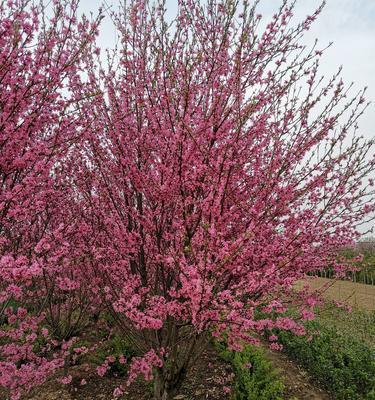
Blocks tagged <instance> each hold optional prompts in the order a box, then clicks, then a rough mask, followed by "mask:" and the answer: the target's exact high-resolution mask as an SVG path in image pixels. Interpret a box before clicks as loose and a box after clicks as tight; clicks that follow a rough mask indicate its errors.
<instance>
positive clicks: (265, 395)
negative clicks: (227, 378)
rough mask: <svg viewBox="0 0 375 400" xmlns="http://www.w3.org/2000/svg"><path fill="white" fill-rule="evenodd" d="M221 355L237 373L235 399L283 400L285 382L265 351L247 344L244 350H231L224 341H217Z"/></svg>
mask: <svg viewBox="0 0 375 400" xmlns="http://www.w3.org/2000/svg"><path fill="white" fill-rule="evenodd" d="M215 346H216V348H217V349H218V350H219V354H220V355H221V357H222V358H223V359H224V360H226V361H228V362H230V363H231V364H232V367H233V372H234V374H235V378H234V383H233V385H232V398H233V400H283V399H284V396H283V393H284V384H283V382H282V380H281V378H280V376H279V373H278V371H277V370H276V369H274V368H273V367H272V364H271V362H270V361H269V360H268V359H267V358H266V356H265V354H264V351H263V350H262V349H261V348H258V347H255V346H245V348H244V350H243V351H242V352H237V351H232V350H229V349H228V348H227V347H226V345H225V344H223V343H215Z"/></svg>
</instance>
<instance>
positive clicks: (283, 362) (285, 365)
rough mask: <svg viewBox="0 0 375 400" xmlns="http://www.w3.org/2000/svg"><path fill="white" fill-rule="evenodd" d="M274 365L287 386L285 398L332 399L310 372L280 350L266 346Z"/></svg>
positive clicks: (301, 399) (299, 399)
mask: <svg viewBox="0 0 375 400" xmlns="http://www.w3.org/2000/svg"><path fill="white" fill-rule="evenodd" d="M265 351H266V354H267V357H268V358H269V359H270V360H271V362H272V365H273V366H274V367H275V368H277V369H279V370H280V375H281V376H282V378H283V380H284V384H285V386H286V390H285V399H288V400H289V399H290V400H292V399H293V400H297V399H298V400H331V399H333V398H332V397H331V396H330V395H329V394H328V393H326V392H325V391H323V390H322V389H320V388H319V387H318V386H317V385H316V383H315V382H314V381H313V380H312V379H311V378H310V376H309V375H308V373H307V372H306V371H304V370H303V369H302V368H300V367H299V366H298V365H297V364H295V363H294V362H292V361H291V360H289V358H288V357H287V356H286V355H285V354H283V353H281V352H279V351H271V350H269V349H268V348H265Z"/></svg>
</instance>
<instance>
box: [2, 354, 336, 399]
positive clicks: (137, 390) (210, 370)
mask: <svg viewBox="0 0 375 400" xmlns="http://www.w3.org/2000/svg"><path fill="white" fill-rule="evenodd" d="M266 352H267V355H268V357H269V359H270V360H271V362H272V364H273V366H274V367H275V368H277V369H278V370H279V371H280V374H281V376H282V378H283V380H284V383H285V386H286V390H285V400H330V399H331V397H329V395H328V394H327V393H325V392H324V391H322V390H321V389H320V388H319V387H318V386H316V385H315V384H314V382H313V381H311V379H310V378H309V377H308V375H307V373H306V372H305V371H303V370H302V369H301V368H299V367H298V366H297V365H295V364H294V363H293V362H291V361H290V360H288V358H287V357H286V356H285V355H284V354H282V353H280V352H277V351H271V350H268V349H267V350H266ZM69 372H70V373H71V374H72V376H73V381H72V383H71V384H70V385H69V386H64V385H61V384H58V383H55V382H54V383H47V384H45V385H44V386H42V387H40V388H38V389H36V390H35V392H34V393H33V394H31V395H30V396H28V397H27V400H112V399H113V391H114V389H115V388H116V387H118V386H120V385H124V378H116V377H113V376H112V377H103V378H100V377H99V376H97V375H96V374H95V372H94V371H92V370H88V371H85V368H83V367H82V366H76V367H72V368H71V370H70V371H69ZM233 377H234V375H233V372H232V369H231V366H230V365H229V364H227V363H226V362H225V361H223V360H222V359H221V358H220V357H219V356H218V354H217V352H216V351H215V350H214V349H213V348H209V349H208V350H207V351H206V352H205V353H204V354H203V356H202V358H201V359H200V360H199V362H198V363H197V364H196V365H195V366H194V367H193V369H192V370H191V372H190V374H189V375H188V377H187V379H186V382H185V383H184V385H183V387H182V388H181V391H180V393H179V394H178V395H176V396H175V398H174V399H175V400H229V399H230V393H226V391H225V390H224V388H225V387H230V385H231V382H232V380H233ZM82 379H85V381H86V382H87V383H86V384H85V385H81V381H82ZM124 386H125V385H124ZM151 398H152V396H151V388H150V384H149V383H147V382H144V381H137V382H135V383H134V384H132V385H131V386H130V387H125V392H124V395H123V396H122V397H121V400H150V399H151ZM0 399H1V400H6V397H4V396H1V395H0Z"/></svg>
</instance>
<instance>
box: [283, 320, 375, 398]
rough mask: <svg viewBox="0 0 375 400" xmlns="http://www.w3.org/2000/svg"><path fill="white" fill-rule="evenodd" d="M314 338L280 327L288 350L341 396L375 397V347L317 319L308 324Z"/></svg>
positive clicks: (286, 350) (326, 386) (317, 377)
mask: <svg viewBox="0 0 375 400" xmlns="http://www.w3.org/2000/svg"><path fill="white" fill-rule="evenodd" d="M306 327H307V328H308V331H309V332H311V333H313V336H312V339H311V338H310V340H309V339H308V336H306V337H300V336H295V335H293V334H292V333H290V332H285V331H280V332H279V331H277V332H275V333H276V334H277V335H278V336H279V341H280V343H282V344H283V346H284V350H285V352H286V353H287V354H288V355H289V356H290V357H291V358H293V359H294V360H296V361H297V362H299V363H300V364H301V365H302V366H303V367H304V368H306V370H308V371H309V372H310V374H311V375H312V376H313V377H314V378H315V379H316V380H317V381H318V382H319V383H320V385H321V386H322V387H323V388H325V389H326V390H328V391H330V392H332V393H334V395H335V399H337V400H358V399H366V400H375V349H374V348H373V347H371V346H369V345H368V344H366V343H365V342H361V341H358V340H356V339H355V338H353V337H350V336H348V335H342V334H340V332H338V331H337V329H336V328H335V327H332V326H329V327H328V326H325V325H323V324H320V323H319V322H317V321H312V322H309V323H307V324H306Z"/></svg>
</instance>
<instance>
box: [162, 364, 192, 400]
mask: <svg viewBox="0 0 375 400" xmlns="http://www.w3.org/2000/svg"><path fill="white" fill-rule="evenodd" d="M168 375H169V371H166V370H165V369H164V368H158V369H157V370H156V372H155V376H154V399H155V400H172V399H173V397H175V396H176V394H177V393H178V391H179V389H180V388H181V384H182V382H183V380H184V379H185V377H186V371H185V370H184V369H180V370H179V372H178V373H177V374H175V375H174V376H173V377H169V376H168Z"/></svg>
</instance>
